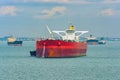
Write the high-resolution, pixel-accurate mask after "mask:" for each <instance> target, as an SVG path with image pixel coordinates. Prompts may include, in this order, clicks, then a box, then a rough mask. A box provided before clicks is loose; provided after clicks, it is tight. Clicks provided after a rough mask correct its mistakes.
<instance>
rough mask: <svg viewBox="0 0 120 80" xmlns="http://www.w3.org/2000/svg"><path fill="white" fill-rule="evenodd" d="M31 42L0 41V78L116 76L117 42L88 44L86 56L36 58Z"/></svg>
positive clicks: (114, 79) (110, 79)
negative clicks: (9, 43)
mask: <svg viewBox="0 0 120 80" xmlns="http://www.w3.org/2000/svg"><path fill="white" fill-rule="evenodd" d="M34 49H35V42H24V43H23V46H21V47H20V46H18V47H15V46H7V43H6V42H0V80H120V42H107V44H106V45H89V46H88V51H87V56H83V57H76V58H36V57H31V56H30V54H29V51H30V50H34Z"/></svg>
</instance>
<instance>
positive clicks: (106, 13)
mask: <svg viewBox="0 0 120 80" xmlns="http://www.w3.org/2000/svg"><path fill="white" fill-rule="evenodd" d="M100 15H102V16H114V15H120V11H119V10H114V9H105V10H102V11H101V12H100Z"/></svg>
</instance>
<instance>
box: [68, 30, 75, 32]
mask: <svg viewBox="0 0 120 80" xmlns="http://www.w3.org/2000/svg"><path fill="white" fill-rule="evenodd" d="M66 32H67V33H74V32H75V31H74V30H66Z"/></svg>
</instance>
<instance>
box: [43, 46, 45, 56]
mask: <svg viewBox="0 0 120 80" xmlns="http://www.w3.org/2000/svg"><path fill="white" fill-rule="evenodd" d="M44 55H45V45H44V46H43V52H42V58H44V57H45V56H44Z"/></svg>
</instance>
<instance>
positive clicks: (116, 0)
mask: <svg viewBox="0 0 120 80" xmlns="http://www.w3.org/2000/svg"><path fill="white" fill-rule="evenodd" d="M102 3H106V4H113V3H120V0H103V1H102Z"/></svg>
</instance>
